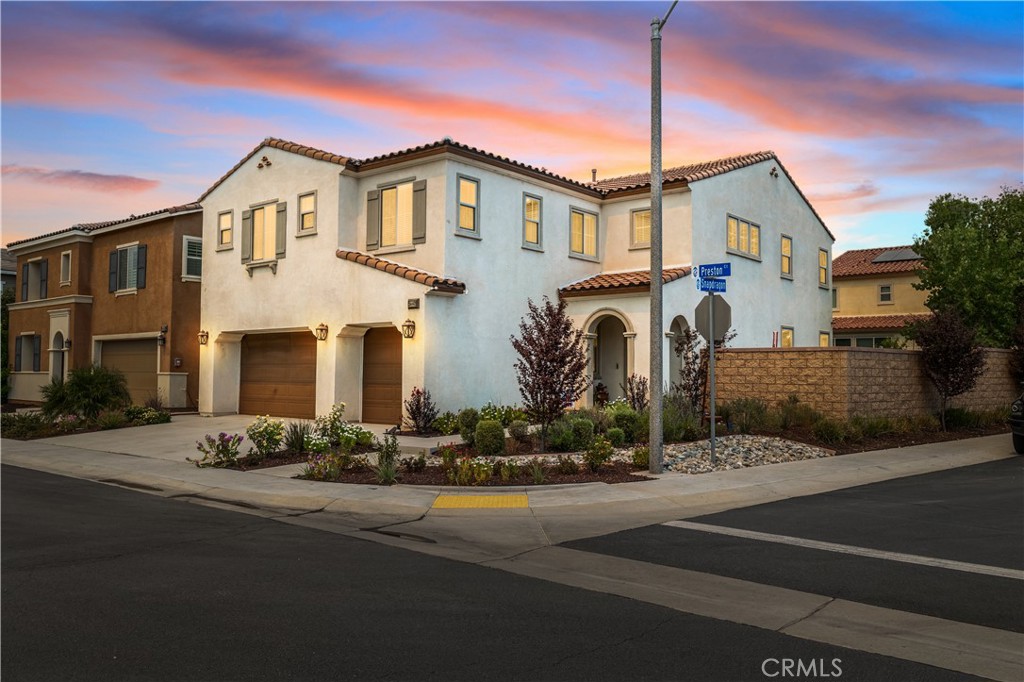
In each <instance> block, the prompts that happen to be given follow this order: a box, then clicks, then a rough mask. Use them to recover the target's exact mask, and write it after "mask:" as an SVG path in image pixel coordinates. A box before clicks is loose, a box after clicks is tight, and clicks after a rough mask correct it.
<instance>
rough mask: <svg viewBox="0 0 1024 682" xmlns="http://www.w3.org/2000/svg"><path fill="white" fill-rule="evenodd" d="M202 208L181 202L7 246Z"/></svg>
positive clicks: (84, 232)
mask: <svg viewBox="0 0 1024 682" xmlns="http://www.w3.org/2000/svg"><path fill="white" fill-rule="evenodd" d="M202 208H203V207H202V206H200V205H199V204H198V203H190V204H181V205H180V206H171V207H170V208H161V209H159V210H156V211H150V212H148V213H141V214H139V215H135V214H132V215H129V216H128V217H127V218H118V219H117V220H105V221H102V222H98V223H76V224H75V225H72V226H71V227H66V228H64V229H63V230H56V231H54V232H47V233H46V234H41V235H39V236H38V237H29V238H28V239H20V240H18V241H16V242H11V243H10V244H8V245H7V246H8V247H14V246H18V245H20V244H27V243H29V242H34V241H36V240H37V239H47V238H49V237H55V236H57V235H60V234H66V233H72V232H78V233H79V234H89V233H90V232H92V231H94V230H99V229H101V228H104V227H114V226H116V225H120V224H122V223H130V222H134V221H136V220H145V219H147V218H156V217H161V216H163V215H164V214H167V215H174V214H176V213H191V212H193V211H201V210H202Z"/></svg>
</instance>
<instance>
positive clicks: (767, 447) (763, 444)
mask: <svg viewBox="0 0 1024 682" xmlns="http://www.w3.org/2000/svg"><path fill="white" fill-rule="evenodd" d="M834 454H835V452H833V451H832V450H825V449H824V448H819V447H815V446H813V445H804V444H803V443H796V442H793V441H791V440H786V439H784V438H774V437H771V436H722V437H720V438H717V439H715V457H716V459H717V465H716V466H711V441H708V440H701V441H695V442H693V443H673V444H670V445H666V446H665V460H664V465H665V471H678V472H680V473H684V474H706V473H708V472H711V471H726V470H728V469H743V468H745V467H756V466H761V465H762V464H779V463H780V462H795V461H798V460H802V459H817V458H819V457H831V456H832V455H834Z"/></svg>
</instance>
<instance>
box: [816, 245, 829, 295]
mask: <svg viewBox="0 0 1024 682" xmlns="http://www.w3.org/2000/svg"><path fill="white" fill-rule="evenodd" d="M818 286H819V287H823V288H828V251H826V250H825V249H818Z"/></svg>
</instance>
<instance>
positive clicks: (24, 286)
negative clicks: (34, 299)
mask: <svg viewBox="0 0 1024 682" xmlns="http://www.w3.org/2000/svg"><path fill="white" fill-rule="evenodd" d="M21 300H23V301H27V300H28V263H25V264H24V265H22V266H21Z"/></svg>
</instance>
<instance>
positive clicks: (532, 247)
mask: <svg viewBox="0 0 1024 682" xmlns="http://www.w3.org/2000/svg"><path fill="white" fill-rule="evenodd" d="M528 199H536V200H537V241H536V242H531V241H527V239H526V223H527V220H526V202H527V200H528ZM522 208H523V244H522V247H523V248H524V249H527V250H529V251H537V252H540V253H543V252H544V197H542V196H540V195H538V194H530V193H529V192H523V202H522Z"/></svg>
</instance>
